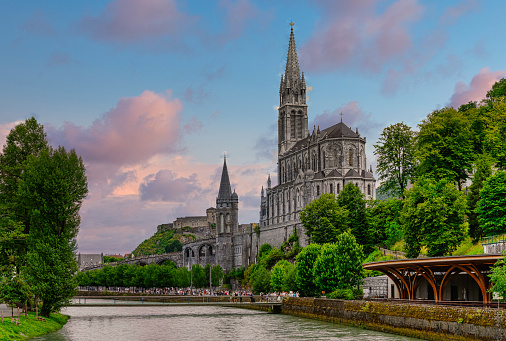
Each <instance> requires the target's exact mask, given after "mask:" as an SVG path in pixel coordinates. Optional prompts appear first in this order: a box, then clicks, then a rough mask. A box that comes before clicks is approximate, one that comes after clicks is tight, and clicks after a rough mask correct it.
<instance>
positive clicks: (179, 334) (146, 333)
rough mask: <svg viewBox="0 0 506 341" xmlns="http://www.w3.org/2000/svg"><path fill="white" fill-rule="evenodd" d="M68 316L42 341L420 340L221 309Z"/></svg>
mask: <svg viewBox="0 0 506 341" xmlns="http://www.w3.org/2000/svg"><path fill="white" fill-rule="evenodd" d="M62 312H63V313H64V314H67V315H70V316H71V318H70V320H69V321H68V323H67V324H66V325H65V326H64V327H63V328H62V329H61V330H59V331H57V332H55V333H51V334H48V335H45V336H43V337H40V338H37V340H46V341H88V340H89V341H101V340H119V341H155V340H156V341H160V340H181V341H183V340H206V341H227V340H231V341H232V340H322V341H323V340H325V341H327V340H340V341H352V340H354V341H355V340H360V341H372V340H374V341H408V340H416V339H412V338H408V337H403V336H398V335H391V334H386V333H380V332H375V331H370V330H365V329H360V328H353V327H347V326H342V325H339V324H333V323H328V322H322V321H316V320H311V319H305V318H300V317H295V316H289V315H281V314H267V313H265V312H261V311H256V310H247V309H240V308H227V307H219V306H191V305H190V306H160V307H157V306H149V307H147V306H144V307H143V306H139V307H126V306H123V307H121V306H111V307H89V306H88V307H86V306H79V307H68V308H65V309H63V311H62Z"/></svg>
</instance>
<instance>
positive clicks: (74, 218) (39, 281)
mask: <svg viewBox="0 0 506 341" xmlns="http://www.w3.org/2000/svg"><path fill="white" fill-rule="evenodd" d="M87 193H88V187H87V181H86V175H85V168H84V164H83V161H82V159H81V158H80V157H78V156H77V155H76V153H75V151H74V150H71V151H70V152H67V151H66V150H65V148H63V147H59V148H57V149H52V148H48V149H45V150H42V151H41V152H40V155H39V156H34V155H30V156H28V158H27V160H26V162H25V163H24V170H23V173H22V174H21V180H20V182H19V186H18V190H17V197H18V201H19V203H20V204H22V205H23V206H24V207H25V209H26V212H27V218H28V222H29V226H30V230H29V234H28V237H27V245H28V252H27V263H26V266H25V267H24V269H23V271H26V275H27V279H28V283H30V285H31V286H32V289H33V292H34V294H35V295H36V296H37V297H38V298H40V299H42V309H41V313H42V314H43V315H44V316H49V314H50V313H51V312H53V311H58V310H59V309H60V308H61V307H63V306H64V305H65V304H67V303H68V302H69V301H70V299H71V298H72V297H73V295H74V294H75V288H76V286H77V283H76V281H75V279H74V278H73V276H74V274H75V272H76V271H77V262H76V259H75V256H74V252H75V250H76V240H75V238H76V236H77V233H78V231H79V224H80V217H79V209H80V207H81V204H82V201H83V199H84V198H85V197H86V194H87Z"/></svg>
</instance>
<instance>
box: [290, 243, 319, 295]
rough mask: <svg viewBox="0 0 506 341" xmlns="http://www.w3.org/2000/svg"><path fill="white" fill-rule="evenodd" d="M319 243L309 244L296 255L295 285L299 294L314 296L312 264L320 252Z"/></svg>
mask: <svg viewBox="0 0 506 341" xmlns="http://www.w3.org/2000/svg"><path fill="white" fill-rule="evenodd" d="M321 248H322V247H321V245H320V244H309V245H308V246H306V247H305V248H303V249H302V251H301V252H300V253H299V254H298V255H297V258H296V262H295V266H296V267H297V286H298V287H299V291H300V294H301V296H314V295H316V294H317V292H316V286H315V284H314V277H313V266H314V263H315V262H316V259H317V258H318V255H319V254H320V252H321Z"/></svg>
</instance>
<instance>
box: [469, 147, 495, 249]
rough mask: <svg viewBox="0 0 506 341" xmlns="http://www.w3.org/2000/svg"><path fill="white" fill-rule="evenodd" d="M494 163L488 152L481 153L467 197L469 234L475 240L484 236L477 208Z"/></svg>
mask: <svg viewBox="0 0 506 341" xmlns="http://www.w3.org/2000/svg"><path fill="white" fill-rule="evenodd" d="M493 164H494V161H493V159H492V158H491V157H490V156H489V155H487V154H482V155H479V156H478V157H477V159H476V161H475V166H476V172H475V173H474V177H473V183H472V184H471V187H470V192H469V195H468V198H467V199H468V207H469V214H468V222H469V236H470V237H471V238H472V239H473V241H474V242H477V241H478V240H480V238H481V237H482V236H483V229H482V227H481V225H480V222H479V220H478V213H476V211H475V210H476V208H477V207H478V201H479V200H480V192H481V190H482V189H483V184H484V183H485V181H486V180H487V179H488V178H489V177H490V176H491V175H492V166H493Z"/></svg>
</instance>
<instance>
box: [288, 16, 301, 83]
mask: <svg viewBox="0 0 506 341" xmlns="http://www.w3.org/2000/svg"><path fill="white" fill-rule="evenodd" d="M293 25H294V23H293V21H292V22H290V26H291V32H290V42H289V43H288V55H287V57H286V69H285V78H287V79H288V81H289V82H290V84H291V85H292V86H293V85H294V84H296V83H298V81H299V80H300V69H299V60H298V58H297V48H296V47H295V37H294V35H293Z"/></svg>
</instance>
